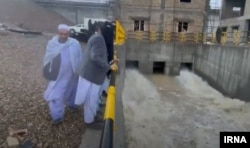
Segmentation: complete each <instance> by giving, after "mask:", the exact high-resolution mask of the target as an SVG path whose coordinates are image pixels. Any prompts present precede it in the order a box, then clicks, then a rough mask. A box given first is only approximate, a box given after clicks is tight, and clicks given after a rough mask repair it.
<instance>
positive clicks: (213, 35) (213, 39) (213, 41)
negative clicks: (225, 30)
mask: <svg viewBox="0 0 250 148" xmlns="http://www.w3.org/2000/svg"><path fill="white" fill-rule="evenodd" d="M215 42H216V34H215V33H213V34H212V43H215Z"/></svg>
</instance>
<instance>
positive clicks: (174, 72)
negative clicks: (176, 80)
mask: <svg viewBox="0 0 250 148" xmlns="http://www.w3.org/2000/svg"><path fill="white" fill-rule="evenodd" d="M165 74H166V75H170V76H178V75H180V64H172V63H166V66H165Z"/></svg>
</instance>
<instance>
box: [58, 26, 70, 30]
mask: <svg viewBox="0 0 250 148" xmlns="http://www.w3.org/2000/svg"><path fill="white" fill-rule="evenodd" d="M58 30H66V31H69V26H68V25H65V24H60V25H59V26H58Z"/></svg>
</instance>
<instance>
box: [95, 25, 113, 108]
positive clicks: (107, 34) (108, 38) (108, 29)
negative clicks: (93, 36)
mask: <svg viewBox="0 0 250 148" xmlns="http://www.w3.org/2000/svg"><path fill="white" fill-rule="evenodd" d="M114 31H115V27H114V25H113V24H112V23H111V22H108V21H105V22H104V27H103V30H102V35H103V37H104V40H105V44H106V47H107V53H108V55H107V56H108V58H107V59H108V63H109V64H112V63H113V62H114V61H113V59H114ZM110 73H111V71H108V73H107V76H106V77H105V80H104V83H103V84H102V86H101V88H100V91H99V96H100V99H99V100H98V109H99V106H100V107H104V106H105V102H104V99H103V97H107V94H108V87H109V81H110V80H109V76H110Z"/></svg>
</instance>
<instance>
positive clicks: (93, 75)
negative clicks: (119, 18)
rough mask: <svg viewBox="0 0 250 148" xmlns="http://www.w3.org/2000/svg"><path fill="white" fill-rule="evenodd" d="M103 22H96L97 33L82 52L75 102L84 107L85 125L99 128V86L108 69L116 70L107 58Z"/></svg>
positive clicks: (100, 125)
mask: <svg viewBox="0 0 250 148" xmlns="http://www.w3.org/2000/svg"><path fill="white" fill-rule="evenodd" d="M103 27H104V26H103V24H102V23H99V24H98V33H96V34H94V35H92V36H91V38H90V39H89V41H88V43H87V48H86V50H85V52H84V58H83V66H82V68H81V73H80V77H79V81H78V88H77V94H76V100H75V104H77V105H82V104H83V107H84V121H85V124H86V127H88V128H94V129H101V128H102V124H101V122H102V121H103V119H102V118H101V117H98V116H96V114H97V105H98V104H97V101H98V99H99V91H100V87H101V85H102V84H103V82H104V79H105V77H106V75H107V72H108V71H109V70H117V69H118V67H117V65H116V64H112V65H110V64H109V63H108V60H107V57H108V56H107V48H106V44H105V40H104V38H103V35H102V30H103Z"/></svg>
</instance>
